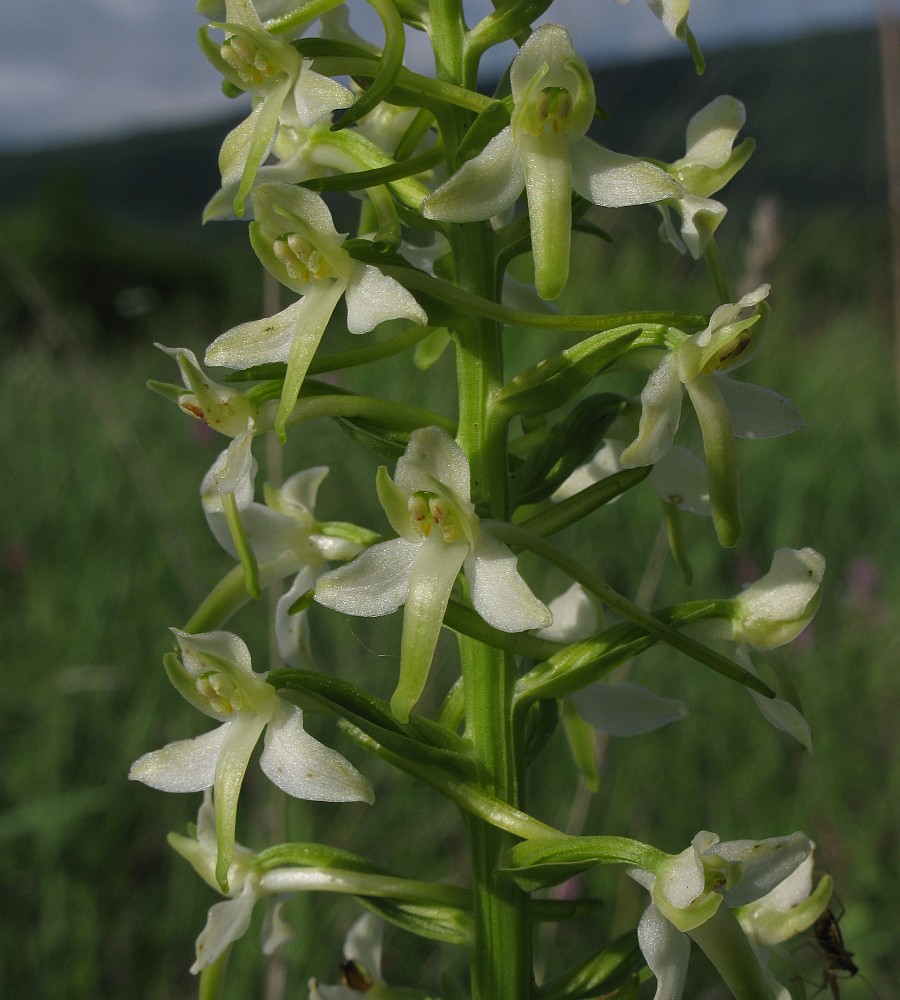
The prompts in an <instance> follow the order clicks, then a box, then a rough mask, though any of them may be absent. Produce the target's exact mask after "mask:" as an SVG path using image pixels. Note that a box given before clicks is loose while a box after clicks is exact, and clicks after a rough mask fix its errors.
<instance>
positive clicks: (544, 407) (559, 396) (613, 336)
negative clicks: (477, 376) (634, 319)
mask: <svg viewBox="0 0 900 1000" xmlns="http://www.w3.org/2000/svg"><path fill="white" fill-rule="evenodd" d="M641 332H642V330H641V327H640V326H637V325H631V324H629V325H628V326H622V327H617V328H615V329H612V330H604V331H602V332H600V333H595V334H594V335H593V336H592V337H587V338H586V339H585V340H582V341H581V342H580V343H578V344H575V345H574V346H573V347H567V348H566V349H565V350H564V351H560V352H559V353H558V354H555V355H553V356H552V357H549V358H546V359H545V360H544V361H539V362H538V363H537V364H536V365H533V366H532V367H531V368H528V369H526V370H525V371H524V372H522V373H521V374H520V375H517V376H516V377H515V378H514V379H512V381H510V382H508V383H507V384H506V385H505V386H504V387H503V388H502V389H501V390H500V392H498V393H497V395H496V397H495V400H494V405H495V406H496V407H497V408H498V409H500V410H502V411H503V412H504V413H506V414H508V415H510V416H512V415H514V414H517V413H519V414H525V415H529V416H533V415H535V414H538V413H549V412H550V411H551V410H555V409H557V408H558V407H560V406H563V405H564V404H565V403H567V402H568V401H569V400H570V399H572V397H573V396H575V395H576V394H577V393H579V392H581V390H582V389H583V388H584V387H585V386H586V385H587V384H588V383H589V382H590V381H591V380H592V379H593V378H594V376H595V375H597V374H599V373H600V372H601V371H603V369H604V368H608V367H609V366H610V365H611V364H612V363H613V362H614V361H617V360H618V359H619V358H620V357H621V356H622V355H623V354H624V353H625V352H626V351H627V350H628V348H629V347H630V346H631V345H632V344H633V343H634V341H635V340H637V338H638V336H639V335H640V334H641Z"/></svg>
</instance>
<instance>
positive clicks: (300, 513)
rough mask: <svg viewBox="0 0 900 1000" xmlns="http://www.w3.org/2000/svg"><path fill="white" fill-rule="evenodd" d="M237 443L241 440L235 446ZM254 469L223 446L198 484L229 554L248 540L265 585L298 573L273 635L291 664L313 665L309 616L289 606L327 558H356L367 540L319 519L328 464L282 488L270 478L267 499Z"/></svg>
mask: <svg viewBox="0 0 900 1000" xmlns="http://www.w3.org/2000/svg"><path fill="white" fill-rule="evenodd" d="M238 441H239V439H235V442H234V445H237V444H238ZM230 450H234V446H233V448H232V449H230ZM229 467H233V473H232V474H231V475H228V474H226V470H227V469H229ZM217 473H218V475H217ZM255 475H256V462H255V461H253V460H252V457H249V456H248V457H247V458H244V459H243V461H242V460H241V456H240V455H239V454H236V455H233V456H232V457H231V458H230V459H229V453H228V452H222V454H221V455H220V456H219V459H217V460H216V462H215V463H214V464H213V467H212V468H211V469H210V471H209V472H208V473H207V475H206V477H205V478H204V480H203V484H202V485H201V488H200V496H201V501H202V504H203V511H204V513H205V514H206V520H207V523H208V524H209V527H210V530H211V531H212V533H213V535H215V537H216V540H217V541H218V542H219V544H220V545H221V546H222V547H223V548H224V549H225V550H226V551H227V552H229V553H230V554H231V555H233V556H234V557H235V558H237V559H244V558H246V552H245V551H244V546H245V545H246V546H249V548H250V550H251V551H252V553H253V557H254V560H255V563H256V566H257V567H258V575H259V585H260V587H263V588H264V587H267V586H268V585H269V584H270V583H273V582H274V581H275V580H281V579H284V578H285V577H287V576H290V575H291V574H292V573H294V574H296V576H295V577H294V581H293V583H292V584H291V586H290V588H289V589H288V590H287V591H286V593H284V594H282V596H281V597H280V598H279V599H278V603H277V605H276V607H275V639H276V643H277V645H278V652H279V653H280V655H281V658H282V659H283V660H284V661H285V662H286V663H287V664H289V665H290V666H292V667H296V668H298V669H303V668H309V667H311V666H312V665H313V661H312V653H311V652H310V647H309V625H308V622H307V614H306V611H305V610H301V611H298V612H295V613H294V614H291V613H290V612H291V608H292V607H293V606H294V605H295V604H296V603H297V601H299V600H300V598H301V597H302V596H303V595H304V594H306V593H307V592H310V591H312V589H313V587H314V585H315V581H316V577H317V576H319V574H320V573H322V572H323V571H324V570H325V568H326V566H327V564H328V561H329V560H340V561H346V560H348V559H352V558H353V557H354V556H355V555H357V554H358V553H359V552H360V550H361V548H362V546H361V545H360V544H359V543H357V542H355V541H352V540H350V539H348V538H344V537H335V536H333V535H327V534H325V533H324V531H323V530H322V527H323V526H322V524H321V522H319V521H318V520H317V519H316V517H315V514H314V507H315V502H316V495H317V493H318V490H319V487H320V486H321V484H322V482H323V480H324V479H325V477H326V476H327V475H328V469H327V468H326V467H325V466H318V467H316V468H314V469H306V470H304V471H302V472H297V473H295V474H294V475H293V476H290V477H289V478H288V479H286V480H285V481H284V483H282V485H281V486H280V487H277V488H276V487H272V486H269V485H268V484H267V485H266V487H265V501H266V502H265V503H256V502H255V501H254V500H253V481H254V478H255ZM229 497H233V498H234V500H233V503H234V506H235V507H236V516H237V518H238V519H239V522H240V524H239V527H237V529H236V527H235V525H234V523H233V520H232V518H229V512H228V510H227V504H228V503H230V502H231V501H230V500H229Z"/></svg>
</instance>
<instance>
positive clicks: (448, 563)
mask: <svg viewBox="0 0 900 1000" xmlns="http://www.w3.org/2000/svg"><path fill="white" fill-rule="evenodd" d="M404 544H408V543H404ZM468 552H469V546H468V545H466V544H465V543H463V542H454V543H452V544H449V545H448V544H447V543H446V542H444V540H443V538H442V537H441V534H440V532H439V531H432V533H431V535H429V537H428V538H426V539H425V541H424V542H423V543H422V544H421V545H419V546H418V547H417V550H416V557H415V560H414V561H413V563H412V567H411V571H410V576H409V594H408V596H407V599H406V609H405V610H404V612H403V635H402V637H401V640H400V679H399V680H398V682H397V690H396V691H395V692H394V695H393V697H392V698H391V711H392V712H393V713H394V715H395V716H396V718H397V719H399V720H400V722H406V721H407V720H408V719H409V713H410V710H411V709H412V707H413V706H414V705H415V704H416V702H417V701H418V700H419V697H420V696H421V694H422V691H423V689H424V687H425V681H426V680H427V678H428V671H429V669H430V668H431V661H432V658H433V657H434V647H435V646H436V645H437V640H438V636H439V635H440V633H441V625H442V623H443V621H444V612H445V611H446V610H447V602H448V601H449V600H450V591H451V590H452V589H453V584H454V581H455V580H456V577H457V575H458V573H459V570H460V567H461V566H462V564H463V560H464V559H465V558H466V556H467V555H468ZM548 624H549V623H548Z"/></svg>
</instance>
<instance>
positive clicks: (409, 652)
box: [391, 530, 469, 722]
mask: <svg viewBox="0 0 900 1000" xmlns="http://www.w3.org/2000/svg"><path fill="white" fill-rule="evenodd" d="M398 541H399V539H398ZM404 544H408V543H406V542H404ZM468 553H469V546H468V545H467V544H466V543H465V542H453V543H450V544H447V543H446V542H444V540H443V538H442V537H441V533H440V532H439V531H437V530H433V531H432V532H431V534H430V535H429V537H428V538H426V539H425V541H424V542H422V544H421V545H418V546H416V555H415V559H414V560H413V563H412V566H411V569H410V576H409V593H408V595H407V598H406V609H405V610H404V613H403V635H402V637H401V640H400V678H399V680H398V682H397V689H396V691H395V692H394V695H393V697H392V698H391V711H392V712H393V713H394V715H395V716H396V718H397V719H399V721H400V722H406V721H407V720H408V719H409V713H410V711H411V710H412V707H413V706H414V705H415V704H416V702H417V701H418V700H419V698H420V696H421V694H422V691H423V690H424V688H425V681H426V680H427V679H428V671H429V669H430V668H431V661H432V659H433V658H434V648H435V646H436V645H437V640H438V636H439V635H440V633H441V625H442V623H443V621H444V612H445V611H446V610H447V602H448V601H449V600H450V591H451V590H452V589H453V584H454V581H455V580H456V577H457V575H458V573H459V570H460V567H461V566H462V564H463V560H464V559H465V558H466V556H467V555H468Z"/></svg>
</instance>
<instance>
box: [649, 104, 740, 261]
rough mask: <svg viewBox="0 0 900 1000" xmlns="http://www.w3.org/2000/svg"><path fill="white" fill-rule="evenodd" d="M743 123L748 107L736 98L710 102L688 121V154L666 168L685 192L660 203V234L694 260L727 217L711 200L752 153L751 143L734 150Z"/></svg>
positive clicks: (698, 256)
mask: <svg viewBox="0 0 900 1000" xmlns="http://www.w3.org/2000/svg"><path fill="white" fill-rule="evenodd" d="M745 120H746V113H745V111H744V105H743V104H741V102H740V101H738V100H735V98H733V97H728V96H722V97H717V98H716V99H715V100H714V101H710V103H709V104H707V105H706V107H705V108H702V109H701V110H700V111H698V112H697V113H696V114H695V115H694V116H693V118H691V120H690V121H689V122H688V126H687V143H686V146H687V148H686V150H685V154H684V156H683V157H682V158H681V159H680V160H676V161H675V162H674V163H673V164H671V165H670V166H669V167H668V168H667V169H668V172H669V173H670V174H671V175H672V176H673V177H674V178H675V179H676V180H677V181H678V182H679V184H681V186H682V188H683V189H684V193H683V194H682V195H681V196H680V197H678V198H670V199H666V200H665V201H662V202H660V203H659V204H658V206H657V207H658V208H659V210H660V211H661V212H662V216H663V224H662V227H661V229H660V235H661V236H662V237H663V239H666V240H668V241H669V242H670V243H671V244H672V245H673V246H674V247H676V248H677V249H678V250H679V251H680V252H681V253H684V251H685V250H688V251H689V252H690V254H691V256H692V257H693V258H694V259H695V260H696V259H698V258H700V257H702V256H703V251H704V250H705V249H706V245H707V243H709V241H710V239H711V238H712V235H713V233H714V232H715V231H716V228H717V227H718V225H719V223H720V222H721V221H722V219H724V218H725V212H726V208H725V206H724V205H723V204H722V203H721V202H719V201H715V200H714V199H713V198H710V197H709V196H710V195H711V194H714V193H715V192H716V191H718V190H719V189H720V188H723V187H724V186H725V185H726V184H727V183H728V181H730V180H731V178H732V177H734V175H735V174H736V173H737V172H738V170H740V168H741V167H742V166H743V165H744V164H745V163H746V162H747V160H748V158H749V157H750V154H751V153H752V152H753V149H754V143H753V140H752V139H746V140H744V142H742V143H741V144H740V146H738V147H737V148H736V149H733V148H732V147H733V146H734V140H735V138H736V137H737V133H738V132H739V131H740V130H741V128H742V127H743V125H744V121H745ZM670 208H671V209H674V210H675V212H677V214H678V215H680V216H681V233H680V235H679V233H678V232H676V230H675V227H674V225H673V224H672V217H671V214H670V211H669V209H670Z"/></svg>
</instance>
